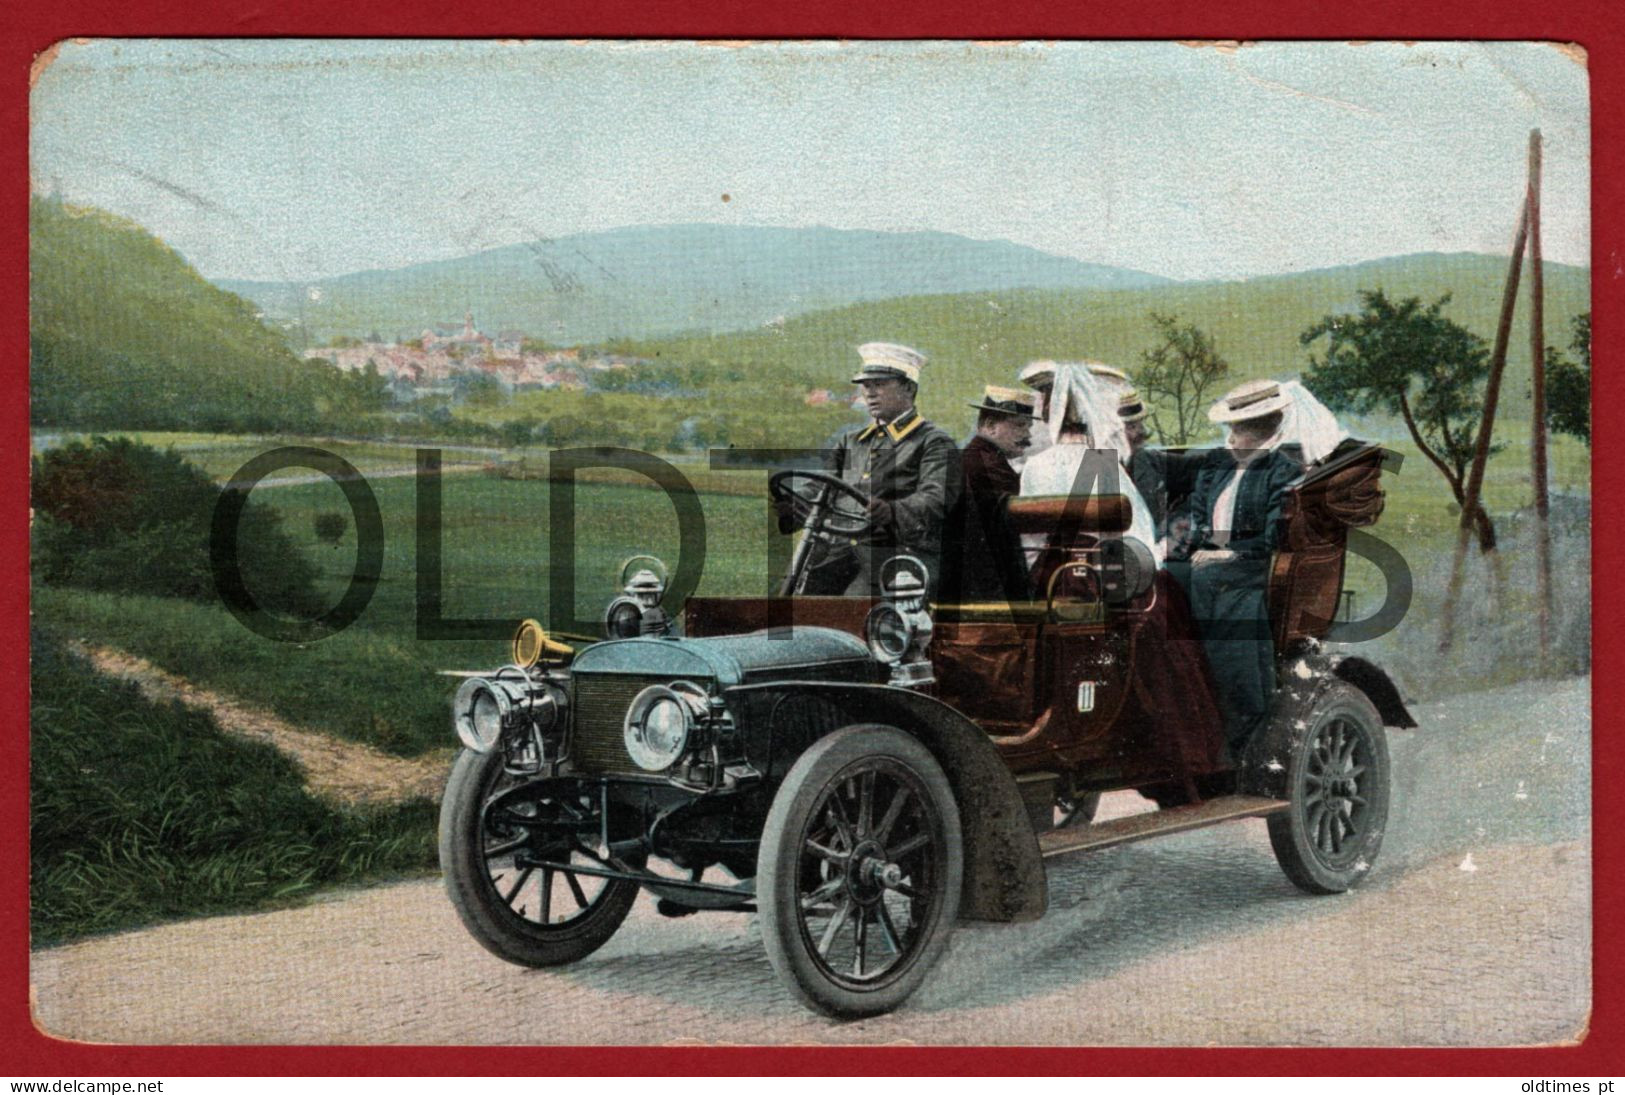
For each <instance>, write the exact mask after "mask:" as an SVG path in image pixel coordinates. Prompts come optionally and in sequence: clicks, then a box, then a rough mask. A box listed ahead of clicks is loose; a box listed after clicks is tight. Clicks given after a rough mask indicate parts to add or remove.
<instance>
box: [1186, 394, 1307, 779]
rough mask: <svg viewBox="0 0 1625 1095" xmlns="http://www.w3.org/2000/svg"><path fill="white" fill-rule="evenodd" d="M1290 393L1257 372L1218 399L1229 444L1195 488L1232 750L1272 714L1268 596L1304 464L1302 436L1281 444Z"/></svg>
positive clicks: (1196, 524) (1198, 541)
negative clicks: (1285, 511) (1293, 486)
mask: <svg viewBox="0 0 1625 1095" xmlns="http://www.w3.org/2000/svg"><path fill="white" fill-rule="evenodd" d="M1287 401H1288V397H1285V396H1283V395H1282V393H1281V390H1280V386H1279V385H1278V384H1277V383H1276V382H1275V381H1272V380H1260V381H1249V382H1248V383H1246V384H1243V385H1242V386H1241V387H1239V388H1237V389H1235V390H1234V391H1232V392H1230V393H1229V394H1228V395H1226V396H1225V397H1224V398H1223V399H1221V400H1219V401H1218V403H1216V404H1214V406H1213V408H1212V410H1210V411H1209V412H1208V417H1209V418H1210V419H1212V420H1213V421H1214V422H1221V423H1226V424H1228V425H1229V427H1230V437H1229V440H1228V442H1227V444H1226V446H1225V447H1224V448H1221V449H1213V450H1210V451H1209V452H1208V453H1207V454H1206V456H1205V459H1204V460H1203V462H1202V465H1201V467H1200V469H1199V470H1198V472H1197V474H1196V483H1195V487H1194V488H1193V490H1192V492H1191V497H1190V506H1189V510H1190V517H1191V521H1192V534H1191V543H1190V547H1189V548H1187V549H1185V551H1182V552H1181V554H1186V553H1187V552H1188V558H1189V564H1190V567H1189V571H1188V577H1187V578H1186V579H1185V580H1186V581H1188V583H1189V591H1190V598H1191V608H1192V610H1193V611H1194V613H1195V616H1196V623H1197V626H1198V627H1199V628H1200V629H1201V632H1202V643H1203V647H1204V649H1205V650H1206V652H1207V658H1208V664H1209V665H1210V666H1211V667H1212V670H1213V678H1214V683H1215V685H1216V687H1217V690H1218V700H1219V708H1220V711H1221V712H1222V713H1223V715H1224V723H1225V738H1226V741H1227V744H1228V746H1229V749H1230V753H1231V759H1232V760H1233V761H1235V762H1240V760H1241V759H1242V755H1243V753H1244V751H1245V749H1246V746H1247V743H1248V741H1249V740H1251V738H1252V737H1253V735H1254V734H1256V733H1257V732H1258V731H1259V730H1260V729H1262V728H1263V726H1264V725H1265V724H1266V723H1267V722H1268V721H1269V716H1270V702H1271V699H1272V697H1273V693H1274V689H1275V649H1274V643H1273V641H1272V639H1271V634H1270V622H1269V609H1268V604H1267V603H1266V594H1267V591H1268V582H1269V568H1270V560H1271V557H1272V555H1273V554H1274V552H1275V549H1276V547H1277V545H1278V542H1279V538H1280V532H1281V507H1282V502H1283V500H1284V497H1285V492H1286V488H1287V486H1288V485H1289V484H1290V483H1291V482H1292V481H1293V480H1295V479H1297V478H1298V477H1299V476H1300V475H1302V474H1303V453H1302V449H1301V448H1299V446H1297V445H1291V444H1279V439H1278V437H1277V436H1276V435H1277V433H1278V431H1279V430H1280V427H1281V411H1282V410H1283V409H1284V408H1285V406H1286V403H1287Z"/></svg>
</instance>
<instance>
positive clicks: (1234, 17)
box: [0, 0, 1625, 1078]
mask: <svg viewBox="0 0 1625 1095" xmlns="http://www.w3.org/2000/svg"><path fill="white" fill-rule="evenodd" d="M7 23H8V24H9V25H8V26H7V27H6V28H5V29H3V30H0V41H3V43H4V47H3V48H4V55H3V56H4V64H3V66H0V71H3V72H4V73H6V74H7V75H6V91H5V94H4V95H3V96H0V133H3V135H4V139H5V142H6V145H5V147H6V149H7V154H6V156H5V160H4V164H3V165H0V172H3V174H0V194H3V196H4V209H5V215H4V217H3V218H0V246H3V247H4V254H5V256H6V258H7V260H8V261H7V262H6V264H5V265H4V267H0V271H3V272H0V285H3V288H0V329H3V330H4V331H5V332H8V334H9V337H7V338H6V340H5V343H4V345H5V346H6V349H7V354H6V358H5V362H6V364H5V372H6V375H9V376H11V377H12V378H13V383H14V385H16V382H17V381H20V380H21V379H22V378H23V377H24V376H25V375H26V370H27V360H28V358H27V345H28V343H27V336H28V295H27V269H28V267H27V253H28V247H27V232H28V220H27V196H28V165H27V147H28V145H27V135H28V99H27V91H28V82H29V73H30V66H31V64H32V62H33V60H34V57H35V55H36V54H37V53H39V52H40V51H43V50H45V49H47V48H48V47H49V46H50V45H51V44H52V43H53V42H56V41H58V40H60V39H62V38H65V37H70V36H140V37H153V36H206V37H213V36H229V37H257V36H296V37H331V36H343V37H414V38H422V37H500V38H516V37H669V38H694V37H704V38H757V37H774V38H785V37H793V38H829V37H834V38H938V37H941V38H992V39H1013V38H1118V39H1138V38H1179V39H1242V40H1252V39H1302V38H1317V39H1418V40H1420V39H1506V40H1510V39H1517V40H1528V39H1538V40H1549V41H1560V42H1575V43H1578V44H1580V45H1582V46H1584V47H1585V49H1586V51H1587V54H1588V63H1589V67H1590V72H1591V77H1592V84H1591V91H1592V133H1593V149H1592V180H1593V188H1592V224H1593V227H1592V232H1593V236H1592V240H1593V243H1592V285H1593V298H1594V299H1593V310H1594V331H1595V335H1594V339H1595V346H1596V356H1597V360H1598V361H1599V362H1600V366H1599V368H1598V369H1597V370H1596V374H1595V376H1596V379H1595V381H1594V385H1595V388H1594V393H1593V394H1594V406H1595V411H1596V416H1597V419H1598V424H1597V429H1596V431H1595V434H1596V438H1597V440H1596V449H1595V453H1596V454H1597V456H1598V457H1600V458H1599V459H1595V460H1594V467H1593V482H1592V489H1593V499H1594V506H1593V512H1594V513H1595V514H1596V522H1597V526H1598V527H1597V528H1596V530H1595V534H1594V542H1598V543H1603V544H1607V543H1612V542H1613V537H1614V535H1615V534H1616V533H1617V532H1618V530H1619V524H1620V522H1619V517H1618V512H1619V508H1618V507H1619V505H1620V501H1621V499H1620V485H1621V475H1620V472H1619V470H1618V468H1617V466H1615V465H1613V464H1612V460H1611V457H1612V456H1615V455H1619V454H1620V448H1621V446H1620V444H1619V440H1618V436H1617V435H1615V434H1614V432H1613V430H1614V427H1616V426H1619V425H1620V424H1621V423H1622V422H1625V382H1622V381H1621V379H1620V377H1619V376H1618V375H1616V374H1612V373H1611V372H1610V366H1609V362H1610V361H1613V360H1614V355H1613V352H1612V349H1611V348H1612V347H1613V346H1614V345H1615V343H1614V342H1613V341H1612V337H1611V336H1612V334H1613V332H1614V331H1615V330H1617V329H1618V326H1617V325H1619V324H1620V323H1621V322H1622V313H1621V306H1620V286H1621V282H1622V280H1625V247H1622V240H1621V232H1620V224H1621V216H1620V211H1621V210H1622V209H1625V152H1622V150H1625V142H1622V141H1621V135H1620V130H1621V125H1622V123H1625V116H1622V110H1621V101H1622V100H1621V95H1620V88H1621V84H1622V82H1625V20H1620V19H1619V17H1618V10H1617V8H1616V7H1614V5H1612V4H1610V3H1607V2H1605V0H1586V2H1583V3H1567V4H1556V3H1551V2H1550V0H1546V2H1533V0H1520V2H1517V3H1502V4H1496V5H1488V4H1484V3H1482V0H1475V2H1459V0H1458V2H1453V3H1433V4H1428V5H1420V4H1409V5H1403V6H1400V5H1392V6H1386V7H1378V6H1375V5H1337V6H1333V5H1325V4H1320V3H1313V2H1307V0H1305V2H1297V3H1282V2H1269V0H1242V2H1232V3H1229V4H1225V5H1218V4H1212V3H1196V2H1191V0H1181V2H1177V3H1163V4H1159V5H1151V4H1129V3H1122V2H1116V3H1099V4H1094V5H1081V4H1063V3H1055V2H1049V3H1034V4H1028V5H1024V6H1021V7H1019V8H1017V7H1010V8H1008V9H1002V10H1001V9H1000V8H998V7H996V6H993V5H988V4H986V3H983V2H978V0H937V2H935V3H922V2H919V0H913V2H910V3H893V4H890V5H880V4H874V3H866V2H863V0H819V2H818V3H808V2H805V0H803V2H798V3H780V4H763V3H760V2H745V0H674V2H667V3H662V4H659V5H654V4H648V3H643V2H639V0H571V2H569V3H556V4H551V5H547V6H545V7H544V6H540V5H536V4H533V3H527V2H525V0H489V2H487V3H485V4H484V5H481V6H480V7H479V8H478V9H475V8H473V7H472V6H469V7H465V8H462V9H461V10H459V11H456V12H455V13H453V12H451V11H450V10H448V9H447V7H446V6H445V5H443V4H439V3H435V2H433V0H351V2H349V3H346V4H343V5H334V4H331V3H325V2H322V0H284V2H282V3H278V4H274V5H271V4H256V3H248V2H245V0H228V2H225V3H220V2H206V0H66V2H60V3H57V4H54V5H50V6H49V7H48V6H46V5H44V4H24V5H18V7H17V8H15V9H13V12H12V15H11V16H10V17H9V18H8V20H7ZM12 390H13V391H14V392H17V391H19V390H20V388H19V387H16V386H14V387H13V389H12ZM0 431H3V432H0V439H3V449H0V452H3V454H4V460H5V463H4V467H5V468H9V469H10V471H8V472H5V473H4V474H3V475H0V501H3V503H4V506H5V510H4V512H6V513H9V514H10V515H11V516H10V517H9V518H8V519H7V520H5V521H4V522H3V523H0V566H3V567H4V573H5V574H6V576H7V579H6V581H5V583H4V584H3V585H0V620H3V624H4V628H5V633H6V634H9V635H11V636H12V640H11V650H12V651H13V653H12V655H11V656H10V657H9V658H7V659H5V661H4V662H3V663H0V695H3V697H4V699H3V703H4V710H5V713H6V716H7V720H6V721H7V724H8V725H10V726H11V727H12V731H11V732H10V733H9V734H7V735H5V736H4V738H3V739H0V764H3V765H4V767H3V769H0V770H3V771H4V772H5V773H7V775H8V776H9V778H8V779H7V780H6V781H5V786H4V789H3V790H0V824H3V825H4V827H5V832H7V833H9V834H12V838H11V839H8V840H5V841H3V842H0V843H3V852H0V854H3V857H4V858H3V860H0V864H3V866H0V874H3V876H4V882H3V889H4V895H5V905H4V909H5V915H4V917H3V918H0V1030H4V1031H7V1032H9V1033H8V1037H7V1038H6V1040H7V1041H8V1042H9V1043H10V1044H11V1045H12V1047H13V1048H12V1051H11V1052H10V1053H9V1054H7V1058H8V1060H7V1063H6V1064H5V1065H4V1066H0V1069H3V1071H6V1072H10V1073H13V1074H15V1075H19V1076H22V1075H30V1074H32V1075H36V1076H39V1077H53V1078H55V1077H68V1076H78V1077H89V1076H108V1075H124V1076H149V1077H150V1076H164V1075H170V1076H181V1075H259V1074H265V1075H278V1074H280V1075H299V1074H347V1075H355V1074H361V1075H374V1074H376V1075H442V1074H445V1075H457V1074H469V1075H491V1074H509V1075H513V1074H524V1073H543V1074H554V1073H576V1072H579V1073H583V1074H593V1073H615V1074H627V1073H650V1074H665V1075H672V1074H684V1073H702V1074H703V1073H713V1074H722V1075H738V1074H763V1073H767V1074H820V1073H868V1074H874V1075H900V1074H961V1075H982V1074H1101V1075H1164V1074H1166V1075H1180V1074H1186V1075H1205V1074H1231V1075H1235V1074H1240V1075H1249V1074H1259V1075H1298V1074H1316V1075H1344V1074H1347V1075H1367V1074H1376V1075H1382V1074H1398V1075H1416V1074H1446V1075H1452V1074H1464V1075H1528V1076H1536V1077H1554V1076H1555V1077H1569V1078H1580V1077H1583V1076H1586V1075H1588V1074H1589V1075H1592V1076H1599V1075H1601V1076H1617V1075H1619V1074H1620V1073H1621V1072H1625V1068H1622V1067H1621V1066H1622V1061H1625V1050H1622V1049H1621V1048H1620V1047H1621V1046H1625V1024H1622V1022H1621V1008H1620V999H1621V994H1622V985H1625V978H1622V976H1621V974H1622V972H1625V970H1622V965H1625V963H1622V961H1621V954H1620V950H1619V948H1618V947H1617V946H1616V945H1615V943H1616V939H1615V936H1614V932H1613V931H1612V930H1611V928H1612V925H1613V921H1612V917H1611V916H1610V915H1609V911H1610V910H1612V909H1616V908H1619V907H1620V906H1621V903H1622V900H1621V899H1622V898H1625V884H1622V882H1621V881H1620V876H1619V874H1618V868H1619V866H1620V856H1621V850H1622V844H1621V837H1620V834H1621V832H1625V826H1622V824H1621V823H1622V821H1625V796H1621V795H1619V794H1617V793H1611V792H1610V789H1611V788H1614V787H1615V786H1616V784H1615V783H1614V779H1613V777H1615V776H1617V775H1619V774H1621V773H1622V772H1625V739H1615V738H1613V737H1612V736H1611V734H1610V733H1609V729H1610V725H1611V724H1610V721H1609V719H1608V716H1607V712H1608V711H1609V710H1611V709H1612V705H1613V703H1615V702H1618V701H1619V700H1620V699H1621V697H1622V695H1625V685H1622V680H1621V678H1616V677H1613V675H1612V671H1611V670H1610V669H1609V667H1610V666H1617V665H1618V662H1617V661H1616V660H1615V659H1616V658H1617V657H1618V656H1619V653H1620V650H1621V648H1622V643H1621V639H1620V637H1619V636H1618V634H1617V632H1616V625H1615V624H1614V621H1613V618H1612V613H1611V612H1610V611H1609V610H1608V608H1607V606H1608V605H1615V606H1618V605H1619V604H1620V594H1621V584H1622V583H1621V580H1620V578H1619V577H1618V576H1616V575H1614V574H1613V573H1612V572H1611V571H1610V570H1609V569H1607V568H1605V567H1594V569H1593V580H1594V590H1593V600H1594V603H1595V606H1596V608H1597V611H1595V612H1594V620H1595V623H1594V634H1593V639H1594V648H1595V657H1596V660H1597V666H1596V669H1595V673H1594V685H1593V700H1594V710H1595V712H1596V713H1597V715H1600V716H1601V717H1600V718H1595V719H1594V726H1595V731H1594V739H1593V740H1594V750H1595V752H1594V766H1593V790H1594V797H1593V802H1594V806H1593V811H1594V812H1593V833H1594V842H1595V860H1594V896H1593V900H1594V911H1595V914H1596V915H1594V918H1593V919H1594V923H1595V925H1596V928H1595V929H1594V930H1595V934H1596V939H1595V942H1596V948H1595V963H1594V970H1593V974H1594V986H1595V1004H1594V1008H1593V1013H1592V1019H1591V1026H1590V1031H1589V1034H1588V1036H1587V1037H1586V1038H1585V1040H1584V1041H1583V1042H1582V1043H1581V1044H1580V1045H1578V1046H1566V1047H1549V1048H1538V1049H1515V1050H1472V1049H1465V1050H1427V1049H1399V1050H1394V1049H1360V1048H1350V1049H1094V1048H1080V1049H1048V1048H1046V1049H1020V1048H987V1047H981V1048H978V1047H892V1046H888V1047H874V1048H851V1047H842V1048H840V1049H838V1050H835V1049H830V1048H821V1047H811V1046H808V1047H740V1048H716V1047H624V1048H612V1049H604V1048H595V1047H523V1048H521V1047H516V1048H498V1049H491V1048H480V1049H465V1048H461V1047H409V1048H396V1047H299V1046H295V1047H284V1046H275V1047H273V1046H180V1047H174V1046H163V1047H140V1046H135V1047H132V1046H105V1045H88V1044H81V1043H69V1042H63V1041H60V1040H57V1039H54V1038H50V1037H48V1036H46V1035H43V1034H41V1033H40V1032H39V1031H38V1030H37V1029H36V1028H35V1027H34V1026H33V1024H32V1020H31V1016H30V1010H29V1005H28V918H27V881H28V855H27V845H26V837H25V834H26V833H27V831H28V795H27V781H26V780H25V779H24V778H23V775H24V773H26V772H27V770H28V742H27V727H28V707H27V705H28V700H27V697H28V671H27V669H28V667H27V657H26V651H27V649H28V631H27V624H28V541H27V527H28V524H27V517H26V507H27V489H28V488H27V484H28V464H27V460H28V407H27V401H26V399H23V398H20V397H14V399H13V400H12V401H11V402H10V404H9V405H8V406H7V408H6V409H5V411H4V412H3V414H0Z"/></svg>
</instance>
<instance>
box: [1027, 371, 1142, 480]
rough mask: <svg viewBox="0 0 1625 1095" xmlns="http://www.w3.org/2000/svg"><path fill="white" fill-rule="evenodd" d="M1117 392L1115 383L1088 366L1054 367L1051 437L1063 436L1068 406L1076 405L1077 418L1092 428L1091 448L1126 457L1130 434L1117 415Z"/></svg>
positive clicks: (1050, 401) (1090, 430)
mask: <svg viewBox="0 0 1625 1095" xmlns="http://www.w3.org/2000/svg"><path fill="white" fill-rule="evenodd" d="M1117 395H1118V393H1117V390H1116V385H1113V384H1111V383H1109V382H1108V381H1107V379H1106V378H1105V377H1101V376H1097V375H1096V374H1095V373H1093V372H1091V371H1090V370H1089V367H1088V366H1087V365H1057V366H1055V387H1054V389H1053V390H1052V391H1051V392H1050V400H1049V407H1048V413H1047V414H1046V416H1045V417H1046V419H1047V420H1048V424H1049V435H1050V437H1052V438H1059V437H1060V436H1061V423H1062V422H1063V421H1064V420H1065V418H1066V411H1067V408H1068V407H1075V408H1076V409H1077V414H1076V416H1075V417H1076V418H1078V419H1079V420H1080V421H1081V422H1083V424H1084V425H1086V426H1088V427H1089V447H1090V448H1092V449H1111V450H1113V451H1114V452H1116V453H1117V458H1118V459H1119V460H1127V459H1128V434H1127V433H1125V432H1124V430H1123V420H1122V419H1121V418H1120V417H1118V414H1117Z"/></svg>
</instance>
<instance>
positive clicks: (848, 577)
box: [779, 342, 962, 597]
mask: <svg viewBox="0 0 1625 1095" xmlns="http://www.w3.org/2000/svg"><path fill="white" fill-rule="evenodd" d="M858 357H859V360H860V362H861V364H862V368H860V369H859V371H858V373H857V375H855V376H854V377H852V383H854V384H858V385H861V386H862V389H863V400H864V404H865V405H866V406H867V407H868V410H869V416H870V418H871V419H873V421H871V422H870V423H869V424H868V425H866V426H850V427H848V428H846V429H844V430H842V431H840V432H839V433H837V434H836V435H835V436H834V437H833V438H832V439H831V440H830V442H829V443H828V446H827V447H826V452H825V467H826V470H828V471H829V472H830V473H831V474H833V475H838V476H840V477H841V478H842V479H844V480H845V481H846V482H848V483H850V484H851V485H852V486H854V487H856V488H857V489H858V490H860V491H862V492H863V493H864V494H866V495H867V496H868V497H869V499H870V501H869V507H868V516H869V519H870V522H871V525H870V528H869V531H868V532H867V533H866V534H864V535H863V536H861V537H845V538H841V539H840V540H838V541H837V542H834V543H828V542H826V543H821V544H819V545H817V546H816V547H815V549H814V554H813V557H812V559H811V561H810V564H809V566H808V570H807V574H806V582H805V584H804V586H803V589H802V592H803V593H807V594H812V595H826V596H828V595H845V596H850V597H862V596H870V595H873V594H876V593H878V592H880V590H879V588H878V585H879V578H880V573H879V572H880V567H881V564H883V563H884V562H885V561H886V560H887V559H889V558H891V557H892V556H893V555H899V554H908V555H913V556H915V557H917V558H918V559H919V560H920V561H921V562H922V563H924V564H925V566H926V569H927V570H928V571H929V573H930V580H929V582H928V583H927V585H928V592H929V593H930V594H934V593H935V590H936V586H937V583H938V582H939V581H940V580H941V577H942V556H943V550H942V541H943V533H944V531H945V529H946V527H947V524H948V521H949V518H950V516H951V515H954V511H955V507H956V506H957V505H958V504H959V498H960V493H961V486H962V472H961V470H960V463H959V449H958V447H957V446H956V445H955V444H954V443H953V439H952V438H950V437H949V436H948V435H947V434H946V433H944V432H943V431H942V430H940V429H938V428H937V427H936V426H933V425H932V424H931V423H930V422H927V421H926V420H925V419H924V418H921V417H920V412H919V411H918V410H917V409H916V408H915V406H914V399H915V396H916V394H917V393H918V392H919V387H920V370H921V369H922V368H923V367H924V366H925V363H926V358H925V355H924V354H922V353H920V352H919V351H918V350H913V349H910V348H909V347H907V346H899V345H896V344H895V343H890V342H867V343H864V344H863V345H862V346H859V347H858ZM791 523H792V522H790V521H788V520H787V519H786V516H785V515H784V514H782V513H781V514H780V519H779V527H780V528H781V529H783V530H785V531H789V529H788V527H787V526H788V525H790V524H791Z"/></svg>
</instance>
